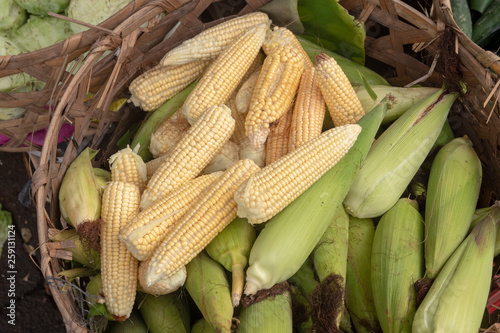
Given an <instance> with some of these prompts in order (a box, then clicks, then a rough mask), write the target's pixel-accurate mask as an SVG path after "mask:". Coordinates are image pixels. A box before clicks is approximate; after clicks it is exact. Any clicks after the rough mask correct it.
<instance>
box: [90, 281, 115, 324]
mask: <svg viewBox="0 0 500 333" xmlns="http://www.w3.org/2000/svg"><path fill="white" fill-rule="evenodd" d="M85 291H86V294H85V300H86V301H87V306H88V308H89V317H91V318H93V317H94V316H103V317H105V318H106V320H111V321H113V320H114V319H113V316H112V315H111V314H110V313H109V312H108V309H107V308H106V304H104V295H103V294H102V278H101V274H97V275H95V276H93V277H92V279H90V281H89V283H87V286H86V287H85ZM93 321H94V322H96V323H97V322H99V320H98V319H94V320H93Z"/></svg>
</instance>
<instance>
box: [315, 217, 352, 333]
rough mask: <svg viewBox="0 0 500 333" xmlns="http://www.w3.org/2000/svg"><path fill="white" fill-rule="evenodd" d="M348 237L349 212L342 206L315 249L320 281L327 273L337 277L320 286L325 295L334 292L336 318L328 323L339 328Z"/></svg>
mask: <svg viewBox="0 0 500 333" xmlns="http://www.w3.org/2000/svg"><path fill="white" fill-rule="evenodd" d="M348 237H349V216H348V215H347V213H346V212H345V210H344V208H343V207H339V209H337V212H336V213H335V216H334V218H333V220H332V222H331V223H330V225H329V226H328V228H327V229H326V231H325V233H324V234H323V236H321V239H320V241H319V242H318V245H316V248H315V249H314V251H313V253H312V258H313V262H314V268H315V269H316V274H317V275H318V278H319V281H320V282H321V283H322V284H323V283H325V280H326V279H327V278H328V277H330V278H334V279H335V281H336V283H331V280H328V281H326V284H325V285H324V286H322V288H321V289H322V295H325V294H326V295H331V297H332V298H333V299H335V302H336V304H328V308H329V311H331V312H330V313H329V315H328V318H330V319H331V320H332V321H333V322H331V323H329V324H328V326H330V327H335V329H336V330H338V329H339V326H340V321H341V319H342V314H343V313H344V303H345V280H346V269H347V248H348ZM334 295H335V297H333V296H334Z"/></svg>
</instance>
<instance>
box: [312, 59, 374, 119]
mask: <svg viewBox="0 0 500 333" xmlns="http://www.w3.org/2000/svg"><path fill="white" fill-rule="evenodd" d="M314 67H315V68H316V77H317V80H318V82H319V86H320V89H321V93H322V95H323V97H324V98H325V102H326V106H327V107H328V111H329V112H330V116H331V117H332V119H333V123H334V124H335V126H342V125H345V124H354V123H356V122H357V121H358V120H359V119H360V118H361V117H362V116H363V115H364V114H365V111H364V110H363V106H362V105H361V103H360V101H359V99H358V96H356V92H355V91H354V89H353V87H352V86H351V83H350V82H349V80H348V79H347V76H345V74H344V72H343V71H342V68H340V66H339V65H338V64H337V62H336V61H335V59H333V58H331V57H329V56H327V55H326V54H325V53H321V54H318V55H317V56H316V64H315V65H314Z"/></svg>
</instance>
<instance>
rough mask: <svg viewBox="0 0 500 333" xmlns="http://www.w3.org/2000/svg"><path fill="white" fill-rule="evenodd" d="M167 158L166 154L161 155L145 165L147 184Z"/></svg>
mask: <svg viewBox="0 0 500 333" xmlns="http://www.w3.org/2000/svg"><path fill="white" fill-rule="evenodd" d="M167 158H168V154H165V155H161V156H159V157H157V158H154V159H152V160H151V161H149V162H147V163H146V173H147V176H148V182H149V180H150V179H151V177H152V176H153V175H154V173H155V172H156V170H157V169H158V168H159V167H160V166H161V165H162V164H163V162H165V161H166V160H167Z"/></svg>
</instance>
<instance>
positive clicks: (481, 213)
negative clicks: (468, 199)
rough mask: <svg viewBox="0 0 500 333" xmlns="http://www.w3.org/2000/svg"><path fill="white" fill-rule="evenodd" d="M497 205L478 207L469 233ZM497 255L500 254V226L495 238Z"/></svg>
mask: <svg viewBox="0 0 500 333" xmlns="http://www.w3.org/2000/svg"><path fill="white" fill-rule="evenodd" d="M494 207H495V204H493V205H492V206H489V207H484V208H478V209H476V211H475V212H474V216H473V217H472V223H471V225H470V228H469V233H470V232H471V231H472V229H474V227H475V226H476V225H478V224H479V222H481V221H482V220H483V219H484V218H485V217H486V216H487V215H488V214H490V213H491V210H492V209H493V208H494ZM494 254H495V257H496V256H497V255H499V254H500V228H497V237H496V240H495V253H494Z"/></svg>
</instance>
